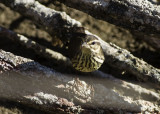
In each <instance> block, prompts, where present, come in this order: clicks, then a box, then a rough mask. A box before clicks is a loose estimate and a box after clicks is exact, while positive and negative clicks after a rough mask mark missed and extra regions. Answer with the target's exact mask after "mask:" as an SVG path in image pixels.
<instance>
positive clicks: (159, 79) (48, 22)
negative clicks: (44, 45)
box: [0, 0, 160, 85]
mask: <svg viewBox="0 0 160 114" xmlns="http://www.w3.org/2000/svg"><path fill="white" fill-rule="evenodd" d="M0 2H1V3H4V4H5V5H7V6H8V7H10V8H12V9H13V10H15V11H17V12H19V13H21V14H22V15H24V16H27V17H30V18H31V19H32V20H33V21H34V22H35V23H37V24H38V25H40V26H42V27H43V28H44V29H45V30H46V31H47V32H48V33H50V34H51V35H56V36H57V37H58V38H60V39H61V40H62V41H65V40H69V39H68V37H67V36H69V35H71V34H70V33H68V31H69V30H70V29H71V28H72V27H81V23H80V22H78V21H76V20H74V19H71V18H70V17H69V16H68V15H66V13H64V12H59V11H55V10H53V9H50V8H47V7H45V6H43V5H41V4H40V3H39V2H37V1H34V0H32V1H25V0H16V1H9V0H0ZM13 4H14V5H13ZM22 9H23V10H22ZM157 26H158V25H157ZM86 34H91V33H89V32H88V31H87V30H86ZM92 35H93V34H92ZM97 38H99V37H98V36H97ZM75 40H76V39H75ZM99 40H100V42H101V44H102V48H103V50H104V54H105V58H106V63H107V64H109V65H111V66H114V67H115V68H118V69H121V70H123V71H126V72H129V73H132V74H134V75H135V76H137V77H138V78H139V79H141V80H144V81H146V80H149V81H152V82H154V83H157V84H158V85H159V84H160V70H159V69H156V68H154V67H152V66H151V65H149V64H147V63H146V62H144V61H143V60H140V59H138V58H136V57H134V56H133V55H132V54H130V52H128V51H127V50H125V49H121V48H120V47H118V46H116V45H114V44H108V43H106V42H104V41H103V40H101V39H100V38H99Z"/></svg>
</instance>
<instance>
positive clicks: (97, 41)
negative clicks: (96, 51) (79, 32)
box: [87, 39, 99, 44]
mask: <svg viewBox="0 0 160 114" xmlns="http://www.w3.org/2000/svg"><path fill="white" fill-rule="evenodd" d="M93 41H94V42H96V43H99V40H97V39H95V40H91V41H89V42H87V43H88V44H90V43H91V42H93Z"/></svg>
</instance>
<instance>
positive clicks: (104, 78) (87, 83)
mask: <svg viewBox="0 0 160 114" xmlns="http://www.w3.org/2000/svg"><path fill="white" fill-rule="evenodd" d="M10 66H12V67H10ZM0 71H1V74H0V101H1V100H4V99H5V100H6V101H12V102H16V103H20V104H23V105H27V106H29V107H33V108H39V109H41V110H47V111H48V112H51V113H53V112H63V113H64V112H65V113H66V112H68V113H80V112H82V113H91V112H92V113H95V112H97V111H101V112H104V113H107V112H109V111H113V112H115V111H116V112H119V113H120V112H148V113H154V112H155V113H156V112H158V111H159V110H160V108H159V107H158V102H159V100H160V95H159V94H158V93H156V92H155V90H154V89H153V88H152V86H151V85H150V84H149V83H146V84H143V85H140V84H136V83H131V82H126V81H123V80H120V79H116V78H114V77H113V76H111V75H109V74H105V73H103V72H100V71H97V72H93V73H91V74H88V75H83V76H77V75H71V74H62V73H59V72H57V71H55V70H54V69H51V68H47V67H45V66H42V65H40V64H39V63H37V62H35V61H33V60H30V59H27V58H23V57H20V56H16V55H14V54H12V53H9V52H5V51H3V50H0ZM148 85H150V87H149V86H148ZM151 88H152V89H151ZM82 107H83V108H82Z"/></svg>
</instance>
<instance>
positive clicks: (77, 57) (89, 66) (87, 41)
mask: <svg viewBox="0 0 160 114" xmlns="http://www.w3.org/2000/svg"><path fill="white" fill-rule="evenodd" d="M71 51H72V57H71V62H72V67H73V68H74V69H76V70H78V71H80V72H93V71H96V70H98V69H99V68H100V67H101V65H102V64H103V62H104V60H105V57H104V53H103V50H102V47H101V44H100V42H99V40H98V39H97V38H96V37H95V36H93V35H81V37H79V39H78V40H77V42H75V41H73V42H72V49H71Z"/></svg>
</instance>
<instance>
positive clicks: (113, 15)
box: [57, 0, 160, 51]
mask: <svg viewBox="0 0 160 114" xmlns="http://www.w3.org/2000/svg"><path fill="white" fill-rule="evenodd" d="M57 1H60V2H62V3H64V4H65V5H67V6H69V7H72V8H75V9H78V10H80V11H83V12H85V13H87V14H89V15H91V16H93V17H94V18H96V19H100V20H103V21H106V22H109V23H111V24H114V25H117V26H120V27H123V28H125V29H127V30H130V31H132V33H134V35H135V36H137V34H138V36H139V35H140V34H141V36H139V37H140V39H141V40H143V41H145V42H147V43H148V44H150V45H151V46H152V47H153V48H155V49H156V50H158V51H160V48H159V47H160V44H159V43H156V42H160V34H159V33H160V5H157V4H153V0H150V1H149V0H122V1H119V0H99V1H97V0H57ZM151 1H152V2H151ZM142 34H143V35H142ZM144 34H146V36H145V35H144Z"/></svg>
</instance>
